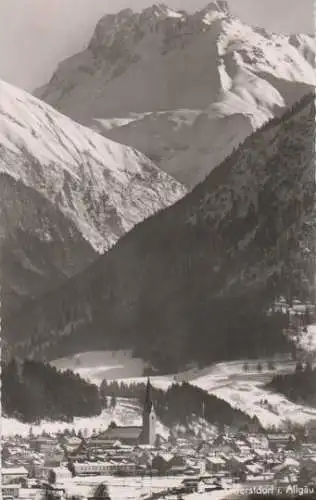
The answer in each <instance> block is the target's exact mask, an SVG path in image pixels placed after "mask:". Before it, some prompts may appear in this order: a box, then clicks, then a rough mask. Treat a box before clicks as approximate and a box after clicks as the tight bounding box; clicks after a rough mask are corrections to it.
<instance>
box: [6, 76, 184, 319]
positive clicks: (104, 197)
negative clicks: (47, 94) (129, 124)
mask: <svg viewBox="0 0 316 500" xmlns="http://www.w3.org/2000/svg"><path fill="white" fill-rule="evenodd" d="M0 178H1V182H0V200H1V201H0V257H1V261H0V274H1V287H2V315H6V314H7V313H8V312H9V311H11V310H12V309H17V308H18V307H19V306H21V305H22V304H23V303H24V302H25V301H27V300H28V299H30V298H35V297H37V296H39V295H41V294H43V293H46V291H48V290H51V289H53V288H54V287H57V286H59V285H60V284H61V283H62V282H63V281H65V280H67V279H68V278H69V277H71V276H73V275H74V274H76V273H77V272H80V271H82V270H83V269H84V268H85V267H86V266H87V265H89V264H91V263H92V262H93V260H94V259H95V258H96V257H97V256H98V255H99V254H100V253H103V252H105V251H107V250H108V249H109V248H110V247H111V246H112V245H113V244H114V243H115V242H116V241H117V240H118V239H119V238H120V237H121V236H122V235H123V234H125V232H127V231H128V230H130V229H131V228H132V227H133V226H134V225H135V224H136V223H138V222H140V221H142V220H143V219H144V218H146V217H148V216H149V215H151V214H153V213H154V212H155V211H157V210H160V209H162V208H164V207H166V206H168V205H170V204H172V203H174V202H175V201H177V200H178V199H179V198H181V197H182V196H183V195H184V194H185V192H186V190H185V188H184V187H183V186H182V185H180V184H179V183H178V182H177V181H175V180H174V179H173V178H171V177H170V176H169V175H166V174H165V173H164V172H162V171H161V170H159V169H158V168H157V167H156V166H155V165H154V164H153V163H152V161H150V160H149V159H148V158H146V157H145V156H144V155H143V154H141V153H139V152H138V151H136V150H135V149H133V148H130V147H126V146H122V145H120V144H117V143H114V142H113V141H111V140H109V139H106V138H103V137H101V136H100V135H98V134H97V133H95V132H93V131H91V130H90V129H87V128H84V127H82V126H81V125H78V124H77V123H75V122H73V121H72V120H70V119H69V118H67V117H65V116H63V115H61V114H60V113H58V112H57V111H56V110H54V109H53V108H52V107H50V106H49V105H47V104H45V103H44V102H41V101H39V100H38V99H36V98H34V97H32V96H31V95H29V94H27V93H26V92H24V91H22V90H19V89H17V88H15V87H13V86H11V85H9V84H6V83H4V82H0Z"/></svg>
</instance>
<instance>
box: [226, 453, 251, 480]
mask: <svg viewBox="0 0 316 500" xmlns="http://www.w3.org/2000/svg"><path fill="white" fill-rule="evenodd" d="M253 458H254V457H253V456H251V455H249V456H245V457H240V456H238V455H233V456H232V457H231V458H230V459H229V460H228V462H227V468H228V470H229V471H230V472H231V474H232V475H233V476H239V475H240V474H241V473H242V472H246V467H247V465H249V464H251V463H252V461H253Z"/></svg>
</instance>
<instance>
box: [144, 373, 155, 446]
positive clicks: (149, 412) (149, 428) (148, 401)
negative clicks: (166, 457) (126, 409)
mask: <svg viewBox="0 0 316 500" xmlns="http://www.w3.org/2000/svg"><path fill="white" fill-rule="evenodd" d="M155 441H156V413H155V408H154V404H153V399H152V386H151V383H150V380H149V378H148V380H147V387H146V394H145V401H144V408H143V431H142V444H149V445H151V446H153V445H154V444H155Z"/></svg>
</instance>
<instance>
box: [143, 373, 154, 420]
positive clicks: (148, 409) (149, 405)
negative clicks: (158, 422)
mask: <svg viewBox="0 0 316 500" xmlns="http://www.w3.org/2000/svg"><path fill="white" fill-rule="evenodd" d="M152 408H153V400H152V386H151V383H150V379H149V377H148V379H147V387H146V395H145V402H144V411H145V412H147V413H150V412H151V410H152Z"/></svg>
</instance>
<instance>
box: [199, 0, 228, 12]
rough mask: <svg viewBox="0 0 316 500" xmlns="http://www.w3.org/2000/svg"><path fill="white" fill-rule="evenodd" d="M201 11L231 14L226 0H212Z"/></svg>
mask: <svg viewBox="0 0 316 500" xmlns="http://www.w3.org/2000/svg"><path fill="white" fill-rule="evenodd" d="M201 12H202V13H204V14H208V13H211V12H222V13H224V14H231V12H230V8H229V5H228V2H226V0H214V1H213V2H210V3H208V4H207V5H206V6H205V7H204V8H203V9H202V10H201Z"/></svg>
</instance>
